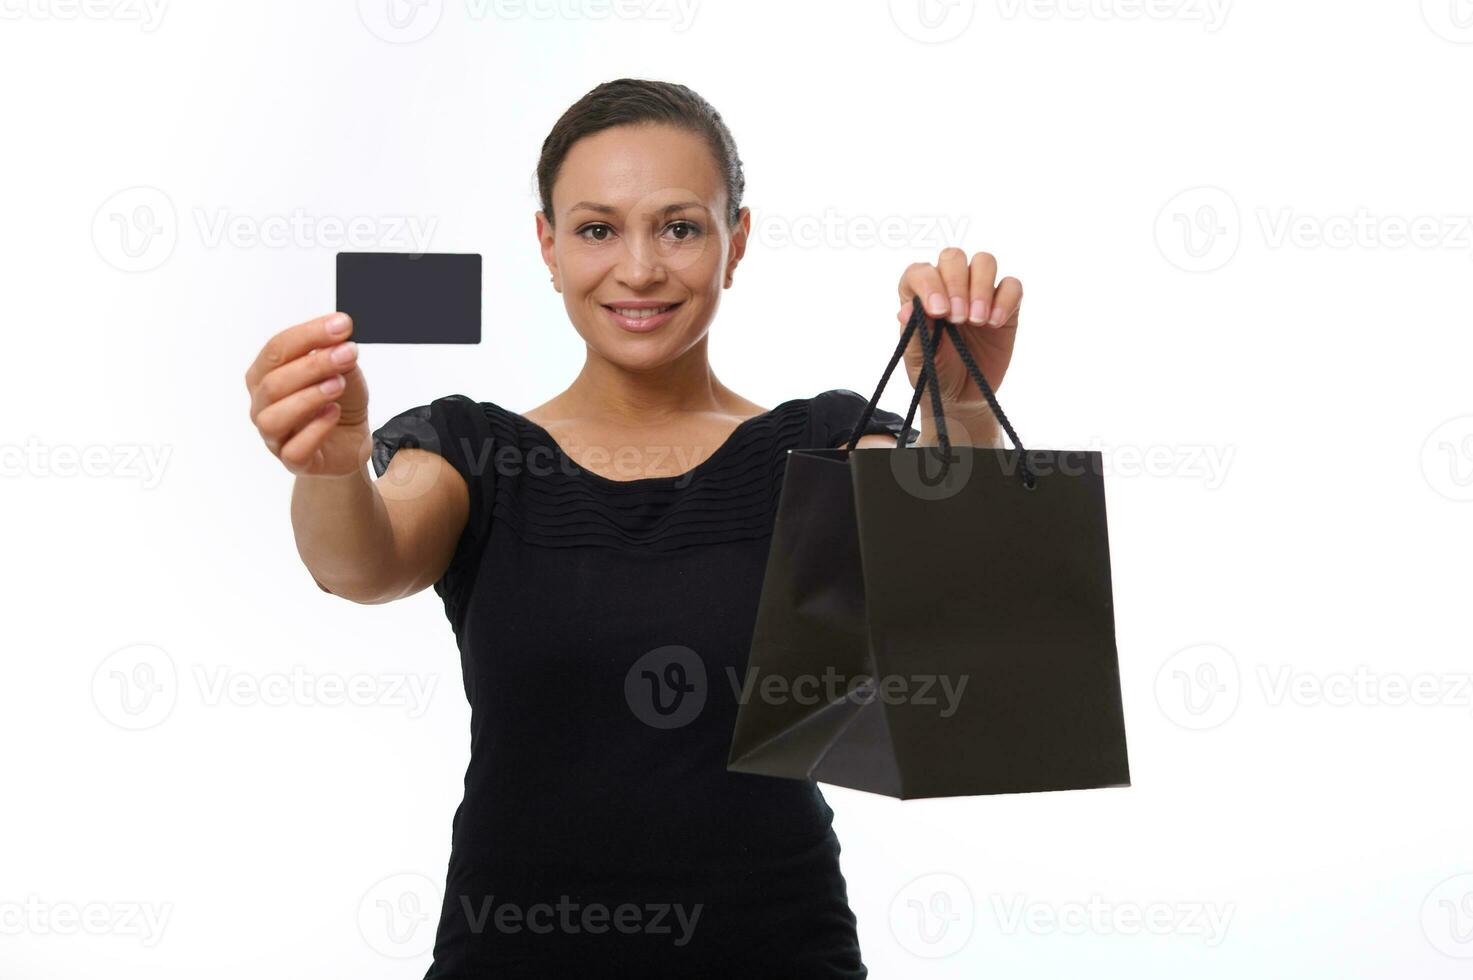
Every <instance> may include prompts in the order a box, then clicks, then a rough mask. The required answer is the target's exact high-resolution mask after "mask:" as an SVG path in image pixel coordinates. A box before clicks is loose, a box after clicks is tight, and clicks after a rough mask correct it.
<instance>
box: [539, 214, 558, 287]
mask: <svg viewBox="0 0 1473 980" xmlns="http://www.w3.org/2000/svg"><path fill="white" fill-rule="evenodd" d="M534 217H535V218H536V220H537V245H538V248H540V249H541V250H542V262H543V264H544V265H546V266H547V271H548V272H549V273H551V277H552V288H553V289H556V290H557V291H558V292H562V291H563V290H562V287H561V286H559V285H558V281H557V252H556V251H555V250H554V249H553V246H552V243H553V240H554V237H555V236H554V231H553V227H552V222H551V221H549V220H547V215H546V214H544V213H543V212H541V211H538V212H537V213H536V214H535V215H534Z"/></svg>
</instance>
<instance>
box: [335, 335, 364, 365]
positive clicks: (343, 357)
mask: <svg viewBox="0 0 1473 980" xmlns="http://www.w3.org/2000/svg"><path fill="white" fill-rule="evenodd" d="M357 356H358V345H357V344H356V343H354V342H353V341H351V340H350V341H348V342H347V343H346V344H339V345H338V346H336V347H334V348H333V349H332V354H331V355H330V357H331V359H332V362H333V363H334V364H347V363H348V362H349V361H351V360H352V359H353V358H354V357H357Z"/></svg>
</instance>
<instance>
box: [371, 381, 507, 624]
mask: <svg viewBox="0 0 1473 980" xmlns="http://www.w3.org/2000/svg"><path fill="white" fill-rule="evenodd" d="M406 448H412V449H423V450H425V451H427V452H432V453H435V454H436V455H438V456H440V457H441V458H443V459H444V460H445V461H446V462H448V463H449V464H450V465H451V466H453V467H455V471H456V472H457V473H459V474H460V475H461V478H462V479H464V480H465V485H466V489H467V490H468V491H469V492H470V510H469V512H468V514H467V517H466V522H465V530H464V531H463V532H462V533H461V536H460V539H459V541H458V542H457V543H456V547H455V554H454V555H453V556H452V558H451V559H450V565H449V567H448V568H447V569H446V571H445V575H444V577H442V578H441V580H440V581H438V582H436V583H435V591H437V592H439V593H440V595H441V596H442V597H444V598H447V599H448V598H450V596H448V595H447V594H446V593H447V587H448V589H449V591H451V592H453V593H456V594H457V598H458V593H459V591H460V587H461V586H462V585H463V584H468V583H469V581H470V579H471V578H473V577H474V573H475V570H476V567H477V565H478V564H479V562H480V555H481V551H482V550H483V548H484V546H485V542H486V537H487V535H488V534H489V533H490V528H491V515H492V508H493V505H494V503H495V499H496V498H495V490H496V481H495V478H496V470H495V467H494V466H493V465H492V463H493V460H494V454H495V449H496V446H495V439H494V438H493V436H492V432H491V425H490V422H489V420H488V419H487V416H486V412H485V409H484V408H483V407H482V405H481V403H480V402H477V401H474V400H473V399H471V398H468V397H466V396H465V395H446V396H444V397H442V398H436V399H435V400H434V401H432V402H430V403H429V404H428V405H419V406H416V407H414V408H411V409H408V410H406V411H403V412H400V413H399V414H398V415H395V416H394V417H393V418H391V419H389V420H388V421H387V422H385V423H384V424H383V425H381V426H379V427H378V428H377V429H375V430H374V431H373V449H372V454H371V456H370V461H371V462H372V464H373V471H374V474H375V475H376V476H380V477H381V476H383V475H384V473H385V472H386V471H387V470H388V468H389V461H390V460H392V459H393V458H394V453H396V452H398V451H399V450H400V449H406Z"/></svg>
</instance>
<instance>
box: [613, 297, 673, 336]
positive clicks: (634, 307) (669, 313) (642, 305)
mask: <svg viewBox="0 0 1473 980" xmlns="http://www.w3.org/2000/svg"><path fill="white" fill-rule="evenodd" d="M679 308H680V303H661V302H659V301H658V300H633V301H628V302H620V303H606V304H604V309H605V310H607V311H608V316H609V319H610V320H612V321H613V322H614V323H615V324H616V325H618V326H619V327H621V328H623V329H624V330H627V331H629V332H630V333H649V332H650V331H652V330H658V329H659V328H660V327H662V326H664V325H665V324H667V323H669V322H670V320H671V319H672V318H673V317H674V316H675V311H676V310H677V309H679Z"/></svg>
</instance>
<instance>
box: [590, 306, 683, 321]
mask: <svg viewBox="0 0 1473 980" xmlns="http://www.w3.org/2000/svg"><path fill="white" fill-rule="evenodd" d="M679 305H680V304H679V303H655V302H646V301H640V302H636V303H605V304H604V309H606V310H613V311H614V312H615V313H617V314H619V315H620V316H623V317H628V318H629V319H631V320H639V319H643V318H645V317H651V316H658V315H660V314H661V313H664V312H666V311H667V310H673V309H675V307H677V306H679Z"/></svg>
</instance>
